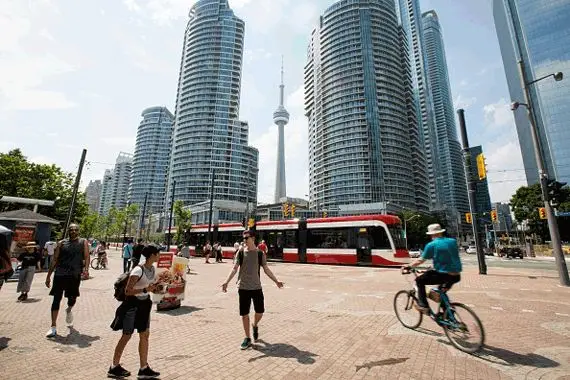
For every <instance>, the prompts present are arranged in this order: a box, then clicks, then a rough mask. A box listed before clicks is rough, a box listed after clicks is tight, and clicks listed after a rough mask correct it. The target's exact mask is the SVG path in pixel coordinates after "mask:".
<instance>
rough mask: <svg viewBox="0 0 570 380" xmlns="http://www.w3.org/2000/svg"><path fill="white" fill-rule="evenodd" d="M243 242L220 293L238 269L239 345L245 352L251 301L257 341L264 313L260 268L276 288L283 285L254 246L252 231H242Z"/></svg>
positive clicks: (248, 334)
mask: <svg viewBox="0 0 570 380" xmlns="http://www.w3.org/2000/svg"><path fill="white" fill-rule="evenodd" d="M243 240H244V241H245V243H246V245H245V247H244V248H243V249H240V250H239V251H238V254H237V258H236V261H235V264H234V267H233V268H232V271H231V272H230V275H229V276H228V279H227V280H226V282H224V283H223V284H222V291H223V292H227V290H228V283H229V282H230V281H231V280H232V278H233V277H234V276H235V274H236V273H237V271H238V269H239V275H238V289H239V290H238V294H239V315H240V316H241V319H242V323H243V330H244V332H245V339H244V340H243V342H242V344H241V349H242V350H245V349H247V348H248V347H250V346H251V336H250V328H249V309H250V307H251V302H252V301H253V308H254V310H255V319H254V322H253V325H252V327H253V339H254V341H257V339H258V338H259V326H258V324H259V321H260V320H261V318H262V317H263V313H264V312H265V305H264V298H263V290H262V288H261V280H260V276H259V272H260V267H263V271H264V272H265V274H266V275H267V276H268V277H269V278H270V279H272V280H273V282H275V285H277V287H278V288H282V287H283V283H282V282H280V281H279V280H277V278H276V277H275V275H274V274H273V273H272V272H271V270H270V269H269V267H268V266H267V260H266V258H265V255H264V254H263V252H261V251H260V250H258V249H257V247H256V246H255V235H254V232H253V231H244V233H243Z"/></svg>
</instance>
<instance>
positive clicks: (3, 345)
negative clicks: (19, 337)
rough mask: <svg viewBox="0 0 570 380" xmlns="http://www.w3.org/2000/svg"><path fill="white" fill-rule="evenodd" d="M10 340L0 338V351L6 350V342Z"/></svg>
mask: <svg viewBox="0 0 570 380" xmlns="http://www.w3.org/2000/svg"><path fill="white" fill-rule="evenodd" d="M11 340H12V338H6V337H2V338H0V351H2V350H4V349H6V348H8V342H9V341H11Z"/></svg>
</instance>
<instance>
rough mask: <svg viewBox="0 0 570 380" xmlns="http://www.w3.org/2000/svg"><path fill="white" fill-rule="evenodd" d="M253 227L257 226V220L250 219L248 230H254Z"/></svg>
mask: <svg viewBox="0 0 570 380" xmlns="http://www.w3.org/2000/svg"><path fill="white" fill-rule="evenodd" d="M253 226H255V219H253V218H249V221H248V222H247V228H253Z"/></svg>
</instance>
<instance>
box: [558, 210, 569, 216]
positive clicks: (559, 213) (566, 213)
mask: <svg viewBox="0 0 570 380" xmlns="http://www.w3.org/2000/svg"><path fill="white" fill-rule="evenodd" d="M556 216H570V211H562V212H560V211H559V212H558V213H556Z"/></svg>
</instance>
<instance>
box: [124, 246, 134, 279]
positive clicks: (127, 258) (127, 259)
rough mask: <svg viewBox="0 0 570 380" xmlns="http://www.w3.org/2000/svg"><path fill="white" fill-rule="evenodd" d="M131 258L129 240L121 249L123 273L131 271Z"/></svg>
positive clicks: (131, 247)
mask: <svg viewBox="0 0 570 380" xmlns="http://www.w3.org/2000/svg"><path fill="white" fill-rule="evenodd" d="M132 257H133V241H132V240H129V241H128V243H127V244H125V246H124V247H123V273H128V272H130V270H131V258H132Z"/></svg>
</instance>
